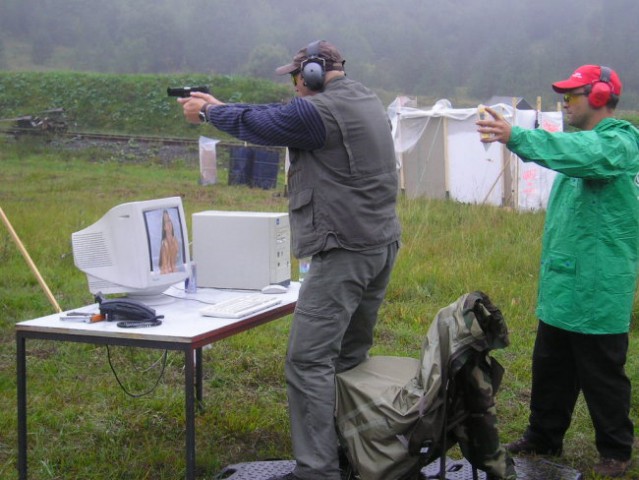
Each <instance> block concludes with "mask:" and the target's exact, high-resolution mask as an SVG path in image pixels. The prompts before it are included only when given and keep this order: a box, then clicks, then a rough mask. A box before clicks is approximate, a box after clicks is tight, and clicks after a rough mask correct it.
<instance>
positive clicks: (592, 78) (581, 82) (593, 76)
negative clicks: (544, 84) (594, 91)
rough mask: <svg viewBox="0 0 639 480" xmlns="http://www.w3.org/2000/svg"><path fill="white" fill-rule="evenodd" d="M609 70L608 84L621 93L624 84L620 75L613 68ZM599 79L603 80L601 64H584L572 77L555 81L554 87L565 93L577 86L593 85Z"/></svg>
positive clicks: (615, 92)
mask: <svg viewBox="0 0 639 480" xmlns="http://www.w3.org/2000/svg"><path fill="white" fill-rule="evenodd" d="M604 68H606V67H604ZM608 70H609V71H610V79H609V80H608V84H609V85H610V88H611V90H612V93H614V94H615V95H621V89H622V87H623V85H622V84H621V80H619V75H617V72H615V71H614V70H613V69H612V68H609V69H608ZM599 81H601V67H600V66H599V65H582V66H581V67H579V68H578V69H577V70H575V71H574V73H573V74H572V75H570V78H568V79H566V80H562V81H560V82H555V83H553V84H552V88H553V90H555V92H557V93H564V92H567V91H568V90H573V89H575V88H579V87H585V86H586V85H593V84H595V83H597V82H599Z"/></svg>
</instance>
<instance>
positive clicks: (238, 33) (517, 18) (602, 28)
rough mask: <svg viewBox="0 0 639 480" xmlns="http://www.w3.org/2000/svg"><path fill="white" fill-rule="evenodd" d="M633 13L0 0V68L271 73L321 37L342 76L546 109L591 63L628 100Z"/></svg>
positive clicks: (559, 3)
mask: <svg viewBox="0 0 639 480" xmlns="http://www.w3.org/2000/svg"><path fill="white" fill-rule="evenodd" d="M637 19H639V2H637V0H585V1H577V0H537V1H534V2H533V1H531V2H527V1H524V2H522V1H516V0H515V1H514V0H449V1H445V0H444V1H441V0H437V1H436V0H325V1H324V2H321V3H317V4H313V5H311V4H306V3H302V2H299V1H293V0H153V1H151V0H134V1H133V2H132V1H130V0H111V1H104V0H100V1H98V0H55V1H50V2H43V1H42V0H0V69H3V70H43V69H46V70H78V71H97V72H110V73H174V72H198V73H211V74H223V75H252V76H258V77H263V78H268V79H272V80H277V81H282V79H278V78H277V77H275V75H274V73H273V70H274V68H275V67H277V66H279V65H281V64H283V63H286V62H288V61H289V60H290V58H291V57H292V55H293V54H294V53H295V52H296V51H297V50H298V49H299V48H301V47H303V46H305V45H307V44H308V43H309V42H311V41H313V40H316V39H326V40H329V41H331V42H333V43H335V44H336V45H337V46H338V47H339V48H340V50H341V51H342V53H343V56H344V57H345V58H346V60H347V63H346V71H347V74H348V75H350V76H351V77H353V78H355V79H357V80H360V81H362V82H364V83H366V84H367V85H369V86H371V87H374V88H377V89H383V90H385V91H388V92H393V93H396V94H405V95H409V96H420V97H426V99H431V100H433V101H434V100H436V99H439V98H448V99H450V100H451V101H452V102H453V105H455V106H464V104H470V103H472V102H476V101H477V100H482V99H487V98H490V97H491V96H493V95H499V96H518V97H524V98H526V99H527V100H528V101H529V102H530V103H532V104H533V105H534V103H535V99H536V97H537V96H541V97H542V98H543V100H544V103H545V104H546V105H548V104H550V105H554V104H555V103H556V102H557V101H558V99H559V98H558V96H557V95H554V94H553V92H552V90H551V89H550V84H551V83H552V82H553V81H556V80H559V79H563V78H566V77H567V76H568V75H570V73H571V72H572V71H573V70H574V69H575V68H576V67H578V66H579V65H582V64H586V63H592V64H604V65H608V66H610V67H612V68H614V69H615V70H616V71H617V72H618V73H619V75H620V76H621V79H622V81H623V83H624V94H623V95H622V101H621V104H620V108H621V109H638V108H639V62H637V59H636V57H637V45H639V38H638V37H639V29H638V28H637Z"/></svg>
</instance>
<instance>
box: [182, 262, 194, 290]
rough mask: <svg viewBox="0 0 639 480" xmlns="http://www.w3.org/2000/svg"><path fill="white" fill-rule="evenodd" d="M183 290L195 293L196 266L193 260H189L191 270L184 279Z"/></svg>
mask: <svg viewBox="0 0 639 480" xmlns="http://www.w3.org/2000/svg"><path fill="white" fill-rule="evenodd" d="M184 291H185V292H186V293H197V268H196V267H195V262H191V272H190V273H189V276H188V277H187V278H186V280H184Z"/></svg>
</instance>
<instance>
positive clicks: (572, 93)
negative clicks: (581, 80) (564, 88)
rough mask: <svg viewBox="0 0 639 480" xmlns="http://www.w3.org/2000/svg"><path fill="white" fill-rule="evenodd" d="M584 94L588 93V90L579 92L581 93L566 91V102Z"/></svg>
mask: <svg viewBox="0 0 639 480" xmlns="http://www.w3.org/2000/svg"><path fill="white" fill-rule="evenodd" d="M584 95H588V94H587V93H586V92H579V93H574V92H571V93H564V103H570V102H571V101H572V99H573V98H577V97H581V96H584Z"/></svg>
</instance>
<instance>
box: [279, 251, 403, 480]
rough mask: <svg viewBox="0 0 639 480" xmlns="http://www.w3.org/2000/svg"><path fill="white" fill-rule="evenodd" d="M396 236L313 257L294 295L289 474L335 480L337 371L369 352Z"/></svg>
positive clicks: (289, 367)
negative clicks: (292, 465)
mask: <svg viewBox="0 0 639 480" xmlns="http://www.w3.org/2000/svg"><path fill="white" fill-rule="evenodd" d="M398 248H399V243H398V242H393V243H391V244H390V245H387V246H384V247H380V248H375V249H371V250H367V251H364V252H353V251H348V250H344V249H333V250H329V251H327V252H321V253H319V254H317V255H314V256H313V260H312V263H311V268H310V271H309V272H308V274H307V275H306V276H305V277H304V282H303V283H302V287H301V290H300V294H299V299H298V301H297V307H296V309H295V314H294V317H293V324H292V327H291V333H290V337H289V344H288V352H287V355H286V366H285V371H286V381H287V386H288V403H289V416H290V422H291V434H292V442H293V453H294V455H295V460H296V462H297V466H296V468H295V470H294V473H295V475H296V476H297V477H299V478H300V479H303V480H339V479H340V473H339V465H338V454H337V445H338V440H337V433H336V431H335V423H334V414H335V373H339V372H342V371H344V370H348V369H350V368H353V367H355V366H356V365H358V364H359V363H361V362H362V361H363V360H365V359H366V358H367V357H368V351H369V349H370V347H371V345H372V343H373V329H374V327H375V324H376V323H377V312H378V310H379V307H380V305H381V303H382V301H383V299H384V294H385V292H386V287H387V285H388V282H389V280H390V274H391V270H392V268H393V264H394V263H395V258H396V256H397V251H398Z"/></svg>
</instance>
